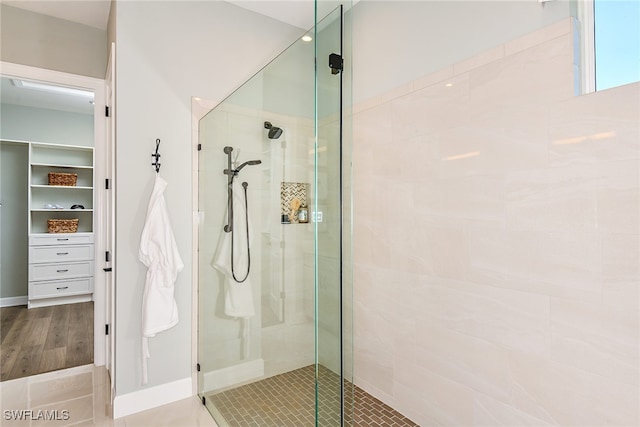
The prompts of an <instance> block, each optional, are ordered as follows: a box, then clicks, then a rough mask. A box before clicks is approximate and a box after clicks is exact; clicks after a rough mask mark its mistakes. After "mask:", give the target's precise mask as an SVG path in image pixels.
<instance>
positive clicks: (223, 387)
mask: <svg viewBox="0 0 640 427" xmlns="http://www.w3.org/2000/svg"><path fill="white" fill-rule="evenodd" d="M313 55H314V48H313V43H310V42H304V41H302V40H298V41H297V42H296V43H294V44H293V45H292V46H291V47H290V48H289V49H287V50H286V51H285V52H283V53H282V54H281V55H280V56H278V57H277V58H276V59H275V60H274V61H272V62H271V63H270V64H269V65H268V66H267V67H265V68H264V69H263V70H261V71H260V72H259V73H258V74H256V75H255V76H254V77H253V78H252V79H251V80H249V81H248V82H247V83H245V84H244V85H243V86H242V87H241V88H240V89H238V90H237V91H236V92H235V93H233V94H232V95H231V96H230V97H229V98H228V99H226V100H225V101H224V102H223V103H222V104H220V105H219V106H218V107H216V108H215V109H214V110H212V111H211V112H210V113H209V114H208V115H207V116H206V117H204V118H203V119H202V120H201V122H200V139H201V143H202V151H201V153H200V159H199V170H200V175H199V192H200V193H199V200H200V206H199V210H200V212H201V213H202V214H201V215H202V217H201V221H200V232H199V233H200V236H199V239H200V248H199V251H200V252H199V263H200V267H199V270H200V271H199V280H200V296H199V305H200V306H199V313H200V327H199V328H200V332H199V363H200V366H201V371H200V378H199V391H200V393H201V395H203V396H205V403H206V405H207V407H208V408H209V409H210V411H211V412H212V413H213V414H214V417H215V418H216V421H217V422H218V424H220V425H226V424H225V423H227V422H228V423H229V424H230V425H246V422H242V421H240V418H238V417H239V416H240V412H242V413H244V414H252V415H254V416H255V417H256V419H257V420H258V421H257V422H258V424H260V425H282V423H281V422H278V418H277V416H276V414H275V413H270V412H269V411H265V410H264V402H261V401H256V400H255V399H252V397H251V396H252V395H254V394H253V392H258V393H265V395H267V396H269V398H270V399H272V401H271V402H269V403H268V406H269V407H273V408H280V407H284V406H287V407H289V406H290V405H291V404H292V402H298V403H300V405H298V406H299V407H300V408H302V409H305V408H306V412H305V411H304V410H303V411H301V412H300V411H299V412H295V411H294V412H293V413H292V414H291V415H294V416H296V417H297V418H299V419H300V420H301V421H300V425H309V424H310V422H309V421H310V420H311V421H312V420H313V408H314V404H313V402H314V387H313V378H314V377H313V372H314V370H313V365H314V322H313V319H314V300H313V298H314V280H313V277H314V276H313V260H314V258H313V250H314V244H313V236H314V234H313V231H314V229H313V224H312V223H311V222H310V221H309V219H308V218H309V216H308V212H309V206H311V204H312V195H313V192H312V189H311V184H312V179H313V160H314V159H313V141H314V124H313V123H314V117H313V113H314V109H313V105H314V103H313V99H314V98H313V97H314V71H313V67H314V56H313ZM224 147H230V148H231V149H232V150H231V151H230V152H229V154H228V155H227V154H226V153H225V152H224ZM227 150H229V149H227ZM229 156H230V160H231V167H230V168H229V165H228V161H229ZM256 160H259V161H260V162H261V163H260V164H248V165H247V166H245V167H244V168H242V169H241V170H240V171H239V172H238V173H237V175H235V174H234V176H233V178H234V180H233V181H234V182H233V185H232V187H233V192H234V197H233V200H234V204H233V211H234V214H233V217H234V218H233V233H234V236H233V238H234V261H235V262H234V265H235V268H236V271H235V273H236V277H238V278H239V279H242V278H243V277H244V275H245V274H246V271H247V270H246V267H247V265H248V264H249V263H248V262H245V260H246V261H248V259H249V255H250V272H249V276H248V279H247V280H246V281H245V282H243V283H236V282H235V281H233V279H230V278H229V271H228V270H229V268H228V266H229V263H230V261H231V259H230V247H229V246H230V239H231V233H225V232H224V231H223V227H224V225H226V224H227V221H228V215H227V209H226V207H227V205H228V195H229V192H228V188H229V186H228V182H229V178H230V176H229V175H228V174H224V173H223V171H224V170H225V169H232V170H238V169H240V168H241V165H242V164H243V163H244V162H246V161H256ZM242 182H247V191H246V195H247V199H246V203H247V206H248V209H246V212H248V215H246V216H245V213H244V212H245V195H244V194H245V193H244V190H243V188H242V186H241V183H242ZM305 212H306V216H305ZM247 218H248V222H249V236H250V246H249V247H250V252H247V245H246V233H245V230H246V224H247V222H246V219H247ZM225 244H227V245H229V246H226V247H225V246H224V245H225ZM252 309H253V310H252ZM234 310H235V311H234ZM266 378H270V380H266V381H262V380H264V379H266ZM273 381H280V383H279V384H280V385H281V388H280V389H279V391H278V392H276V391H275V390H274V389H273ZM241 385H244V387H241ZM222 391H224V393H223V392H222ZM232 393H235V394H232ZM240 398H242V400H243V401H244V402H245V404H244V406H243V407H242V408H238V405H237V402H238V401H240ZM228 402H234V403H235V405H228V404H226V403H228ZM234 408H235V409H234ZM238 409H239V410H240V411H238ZM281 415H282V414H281Z"/></svg>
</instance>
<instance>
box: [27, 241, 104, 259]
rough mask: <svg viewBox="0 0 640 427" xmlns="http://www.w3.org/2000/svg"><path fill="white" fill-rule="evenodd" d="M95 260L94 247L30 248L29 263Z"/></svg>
mask: <svg viewBox="0 0 640 427" xmlns="http://www.w3.org/2000/svg"><path fill="white" fill-rule="evenodd" d="M91 260H93V245H81V246H80V245H79V246H75V245H62V246H30V247H29V262H30V263H41V262H69V261H91Z"/></svg>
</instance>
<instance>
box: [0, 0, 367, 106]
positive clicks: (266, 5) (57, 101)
mask: <svg viewBox="0 0 640 427" xmlns="http://www.w3.org/2000/svg"><path fill="white" fill-rule="evenodd" d="M124 1H126V0H124ZM175 1H180V0H175ZM212 1H223V0H212ZM224 1H227V2H228V3H231V4H234V5H236V6H238V7H242V8H244V9H247V10H251V11H253V12H256V13H259V14H261V15H265V16H268V17H270V18H273V19H276V20H278V21H281V22H284V23H286V24H289V25H293V26H295V27H298V28H301V29H303V30H307V29H309V28H311V27H312V26H313V21H314V2H313V0H224ZM358 1H359V0H353V4H355V3H357V2H358ZM0 3H2V4H5V5H7V6H12V7H17V8H20V9H25V10H29V11H31V12H35V13H40V14H43V15H48V16H53V17H56V18H60V19H65V20H68V21H72V22H76V23H79V24H83V25H88V26H90V27H94V28H98V29H101V30H106V29H107V24H108V21H109V11H110V9H111V0H0ZM335 5H336V2H335V1H333V0H332V1H322V0H320V1H318V15H319V16H325V15H327V14H328V13H329V12H330V11H331V10H332V9H334V7H335ZM0 92H1V93H2V103H5V104H16V105H24V106H33V107H40V108H49V109H54V110H63V111H72V112H78V113H89V114H90V113H91V111H92V110H93V106H92V105H89V104H88V101H87V100H86V99H83V98H82V97H81V98H78V97H73V96H65V95H59V94H58V95H56V94H54V93H44V92H42V91H37V90H33V89H25V88H19V87H16V86H15V85H14V84H13V83H12V82H11V81H10V80H9V79H5V78H3V79H2V81H1V84H0Z"/></svg>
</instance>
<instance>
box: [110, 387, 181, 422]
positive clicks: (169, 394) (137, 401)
mask: <svg viewBox="0 0 640 427" xmlns="http://www.w3.org/2000/svg"><path fill="white" fill-rule="evenodd" d="M191 396H193V394H191V377H189V378H183V379H181V380H178V381H173V382H170V383H167V384H162V385H159V386H155V387H150V388H145V389H143V390H140V391H134V392H133V393H127V394H123V395H122V396H116V398H115V399H114V401H113V418H114V419H116V418H122V417H126V416H127V415H131V414H135V413H136V412H142V411H146V410H147V409H152V408H156V407H158V406H162V405H166V404H167V403H172V402H176V401H178V400H182V399H187V398H189V397H191Z"/></svg>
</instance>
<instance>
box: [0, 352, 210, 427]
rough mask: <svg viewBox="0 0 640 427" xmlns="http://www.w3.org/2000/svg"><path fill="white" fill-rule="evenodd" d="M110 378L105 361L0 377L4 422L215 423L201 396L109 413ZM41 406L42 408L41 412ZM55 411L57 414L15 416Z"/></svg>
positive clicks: (115, 426)
mask: <svg viewBox="0 0 640 427" xmlns="http://www.w3.org/2000/svg"><path fill="white" fill-rule="evenodd" d="M108 396H109V378H108V374H107V371H106V369H105V368H104V367H103V366H100V367H97V366H93V365H85V366H80V367H77V368H71V369H65V370H61V371H55V372H48V373H45V374H40V375H34V376H31V377H27V378H19V379H15V380H10V381H3V382H1V383H0V409H1V411H0V417H1V418H0V425H2V426H3V427H14V426H15V427H27V426H68V425H74V426H76V425H77V426H100V427H148V426H152V427H159V426H165V427H187V426H203V427H217V424H216V423H215V421H213V419H212V418H211V416H210V415H209V413H208V412H207V410H206V409H205V408H204V406H202V403H201V402H200V400H199V399H198V398H197V397H192V398H189V399H184V400H181V401H178V402H174V403H171V404H168V405H164V406H160V407H158V408H154V409H150V410H148V411H144V412H139V413H137V414H133V415H129V416H127V417H123V418H119V419H117V420H114V419H112V418H111V417H110V416H109V415H107V414H109V413H110V408H109V398H108ZM40 411H41V412H40ZM19 413H22V414H23V416H30V415H31V416H32V417H37V416H38V415H39V414H41V415H45V414H46V415H51V416H53V417H54V418H58V420H57V421H56V420H24V419H23V420H21V421H18V420H14V419H12V417H13V416H14V414H15V415H18V414H19Z"/></svg>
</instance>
